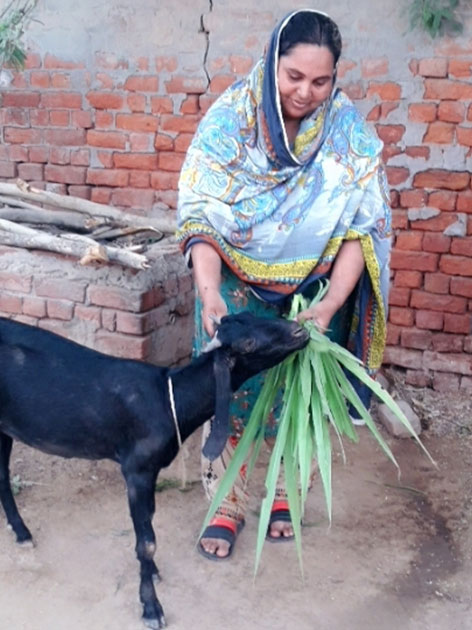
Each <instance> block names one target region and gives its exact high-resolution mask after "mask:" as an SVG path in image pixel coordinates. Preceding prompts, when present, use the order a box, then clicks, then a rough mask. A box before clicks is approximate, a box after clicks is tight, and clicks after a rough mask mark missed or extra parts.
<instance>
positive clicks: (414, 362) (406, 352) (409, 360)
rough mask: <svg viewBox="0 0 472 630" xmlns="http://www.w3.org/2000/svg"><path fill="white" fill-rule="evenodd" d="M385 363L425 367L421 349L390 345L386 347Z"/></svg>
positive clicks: (406, 366) (417, 367)
mask: <svg viewBox="0 0 472 630" xmlns="http://www.w3.org/2000/svg"><path fill="white" fill-rule="evenodd" d="M384 363H386V364H387V363H388V364H393V365H399V366H400V367H405V368H412V369H419V368H422V367H423V353H422V352H420V351H419V350H410V349H409V348H401V347H398V348H395V347H392V346H388V347H387V348H386V349H385V354H384Z"/></svg>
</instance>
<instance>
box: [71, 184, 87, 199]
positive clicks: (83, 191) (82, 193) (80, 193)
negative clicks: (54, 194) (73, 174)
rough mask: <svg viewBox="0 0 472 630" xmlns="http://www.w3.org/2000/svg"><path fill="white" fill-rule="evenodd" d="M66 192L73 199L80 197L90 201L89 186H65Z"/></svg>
mask: <svg viewBox="0 0 472 630" xmlns="http://www.w3.org/2000/svg"><path fill="white" fill-rule="evenodd" d="M67 192H68V194H69V195H72V196H73V197H81V198H82V199H87V200H90V195H91V188H90V186H67Z"/></svg>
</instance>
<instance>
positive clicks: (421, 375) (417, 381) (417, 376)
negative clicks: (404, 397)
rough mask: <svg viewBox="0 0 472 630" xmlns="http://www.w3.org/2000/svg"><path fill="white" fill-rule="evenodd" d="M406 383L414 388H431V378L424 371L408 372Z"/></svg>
mask: <svg viewBox="0 0 472 630" xmlns="http://www.w3.org/2000/svg"><path fill="white" fill-rule="evenodd" d="M405 383H407V384H408V385H413V386H414V387H430V386H431V376H430V374H429V373H428V372H423V371H422V370H407V371H406V375H405Z"/></svg>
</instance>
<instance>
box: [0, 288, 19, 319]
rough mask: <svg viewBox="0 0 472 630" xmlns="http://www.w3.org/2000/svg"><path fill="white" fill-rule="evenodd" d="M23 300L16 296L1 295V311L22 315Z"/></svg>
mask: <svg viewBox="0 0 472 630" xmlns="http://www.w3.org/2000/svg"><path fill="white" fill-rule="evenodd" d="M22 304H23V299H22V298H20V297H18V296H16V295H9V294H8V293H0V311H3V312H4V313H18V314H19V313H21V312H22Z"/></svg>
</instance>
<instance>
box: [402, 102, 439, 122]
mask: <svg viewBox="0 0 472 630" xmlns="http://www.w3.org/2000/svg"><path fill="white" fill-rule="evenodd" d="M437 109H438V108H437V105H435V104H433V103H412V104H411V105H409V106H408V118H409V119H410V120H411V121H412V122H421V123H427V122H429V123H430V122H434V121H435V120H436V117H437Z"/></svg>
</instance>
